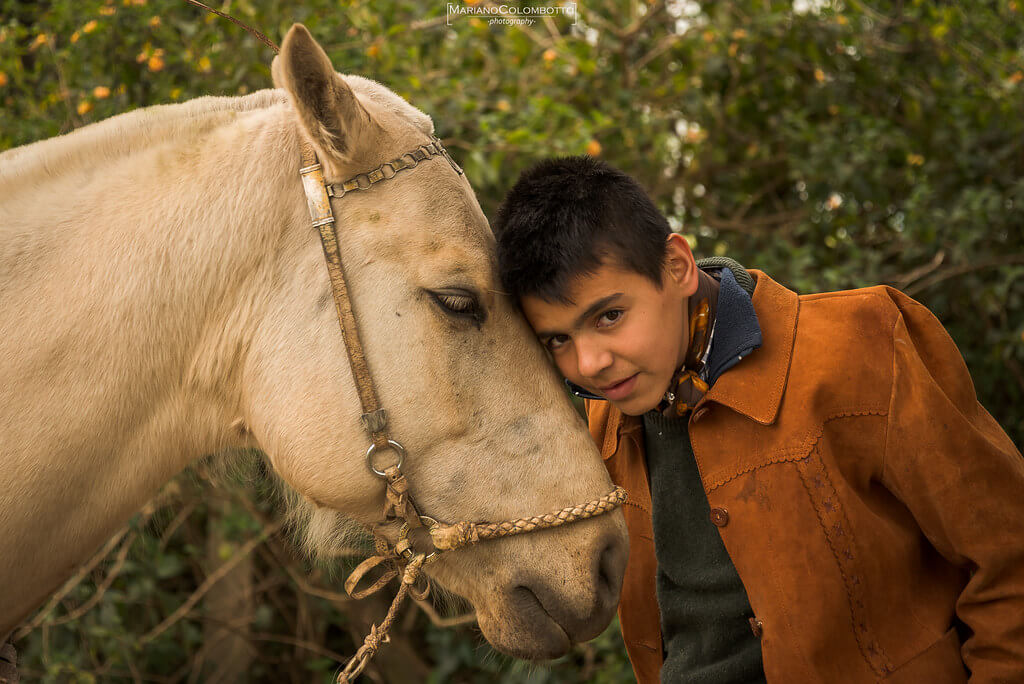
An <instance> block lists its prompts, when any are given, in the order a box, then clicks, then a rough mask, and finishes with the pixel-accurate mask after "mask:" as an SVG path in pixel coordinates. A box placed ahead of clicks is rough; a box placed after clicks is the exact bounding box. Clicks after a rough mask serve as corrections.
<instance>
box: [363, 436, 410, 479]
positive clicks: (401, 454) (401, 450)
mask: <svg viewBox="0 0 1024 684" xmlns="http://www.w3.org/2000/svg"><path fill="white" fill-rule="evenodd" d="M388 446H389V447H391V448H392V449H394V450H395V453H396V454H398V463H396V464H395V465H396V466H398V467H399V468H401V467H402V462H403V461H404V460H405V447H404V446H402V445H401V444H399V443H398V442H396V441H395V440H393V439H389V440H388ZM376 450H377V445H376V444H371V445H370V448H369V449H367V450H366V465H367V466H369V468H370V470H372V471H373V474H374V475H376V476H377V477H384V471H382V470H377V468H375V467H374V465H373V452H375V451H376Z"/></svg>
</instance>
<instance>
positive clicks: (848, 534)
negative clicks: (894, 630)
mask: <svg viewBox="0 0 1024 684" xmlns="http://www.w3.org/2000/svg"><path fill="white" fill-rule="evenodd" d="M797 473H798V474H799V475H800V481H801V483H802V484H803V486H804V489H806V490H807V495H808V496H809V497H810V499H811V504H812V505H813V506H814V511H815V513H816V514H817V516H818V522H819V523H820V524H821V527H822V530H823V531H824V533H825V540H826V541H827V542H828V546H829V549H831V551H832V556H833V558H835V561H836V565H837V567H838V568H839V574H840V575H841V576H842V578H843V585H844V587H845V589H846V599H847V602H848V603H849V607H850V624H851V627H852V628H853V635H854V638H856V640H857V648H858V649H859V650H860V653H861V656H863V658H864V660H865V662H867V664H868V666H869V667H870V668H871V669H872V671H873V672H874V673H875V674H876V675H878V676H879V677H882V676H885V675H887V674H889V673H891V672H893V671H894V668H893V666H892V663H891V662H890V661H889V658H888V656H887V655H886V654H885V651H883V650H882V647H881V646H880V645H879V643H878V642H877V641H876V640H875V639H874V638H873V637H872V636H871V632H870V630H869V629H868V618H867V612H868V611H867V606H865V605H864V598H863V595H864V586H863V584H862V582H861V574H860V572H859V571H858V570H857V556H856V554H855V553H854V548H855V546H854V542H853V533H852V530H851V526H850V521H849V519H848V518H847V517H846V514H845V513H844V512H843V507H842V504H841V503H840V501H839V492H838V491H837V490H836V488H835V485H834V484H833V483H832V478H830V477H829V474H828V470H827V469H826V468H825V465H824V463H823V462H822V459H821V453H820V452H818V450H817V449H816V448H815V449H813V450H812V451H811V453H810V454H808V455H807V457H806V458H803V459H801V460H800V461H799V462H797Z"/></svg>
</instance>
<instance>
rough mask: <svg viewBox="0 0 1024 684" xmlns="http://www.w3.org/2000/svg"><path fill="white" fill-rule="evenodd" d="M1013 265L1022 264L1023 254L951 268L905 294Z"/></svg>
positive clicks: (927, 279)
mask: <svg viewBox="0 0 1024 684" xmlns="http://www.w3.org/2000/svg"><path fill="white" fill-rule="evenodd" d="M1014 264H1024V254H1011V255H1009V256H1005V257H996V258H994V259H988V260H987V261H976V262H973V263H970V264H964V265H962V266H953V267H950V268H947V269H945V270H943V271H940V272H939V273H936V274H935V275H933V276H932V277H930V278H926V279H924V280H923V281H921V282H920V283H918V284H917V285H916V286H914V287H910V288H907V291H906V294H907V295H908V296H910V297H913V296H915V295H916V294H917V293H918V292H921V291H923V290H927V289H928V288H930V287H932V286H934V285H938V284H939V283H941V282H942V281H944V280H949V279H950V278H955V277H957V276H960V275H964V274H965V273H973V272H974V271H984V270H985V269H988V268H995V267H997V266H1012V265H1014Z"/></svg>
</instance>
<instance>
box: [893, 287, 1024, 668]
mask: <svg viewBox="0 0 1024 684" xmlns="http://www.w3.org/2000/svg"><path fill="white" fill-rule="evenodd" d="M893 295H894V299H895V301H896V304H897V306H898V307H899V309H900V315H899V316H898V317H897V319H896V321H895V325H894V329H893V381H892V391H891V396H890V400H889V401H890V403H889V419H888V426H887V428H886V436H885V453H884V463H883V469H882V477H883V481H884V484H885V485H886V486H887V487H888V488H889V489H890V490H891V491H893V493H894V494H895V495H896V496H898V497H899V498H900V499H901V500H902V501H903V502H904V503H905V504H906V506H907V507H908V508H909V509H910V511H911V513H912V514H913V515H914V517H915V519H916V520H917V523H918V525H919V526H920V528H921V530H922V532H923V533H924V534H925V535H926V536H927V538H928V539H929V541H930V542H931V544H932V545H933V546H934V547H935V549H936V550H937V551H938V552H939V553H941V554H942V555H943V556H944V557H945V558H946V559H948V560H949V561H950V562H952V563H954V564H956V565H958V566H960V567H962V568H964V569H965V570H966V572H967V573H968V575H969V579H968V582H967V584H966V586H965V587H964V590H963V592H962V593H961V595H960V597H959V600H958V601H957V605H956V611H957V615H958V616H959V618H960V619H961V620H962V621H963V622H964V623H965V624H966V625H967V626H968V627H969V628H970V629H971V630H972V632H973V634H972V635H971V636H970V637H969V638H968V639H967V640H966V641H965V643H964V645H963V648H962V651H961V655H962V657H963V660H964V663H965V665H966V666H967V667H968V668H969V669H970V670H971V674H972V676H971V681H972V682H982V681H985V682H989V681H992V682H995V681H1000V682H1011V681H1013V682H1024V459H1022V457H1021V454H1020V452H1019V451H1018V450H1017V448H1016V447H1015V446H1014V444H1013V442H1012V441H1011V440H1010V438H1009V437H1008V436H1007V435H1006V433H1005V432H1004V431H1003V430H1002V428H1000V427H999V424H998V423H996V421H995V420H994V419H993V418H992V416H991V415H989V413H988V411H986V410H985V408H984V407H983V406H981V404H980V403H978V398H977V396H976V394H975V390H974V384H973V383H972V381H971V376H970V374H969V373H968V370H967V366H966V365H965V364H964V361H963V358H962V357H961V355H960V352H959V350H958V349H957V347H956V345H955V344H954V342H953V340H952V339H951V338H950V336H949V334H948V333H947V332H946V330H945V329H944V328H943V327H942V324H941V323H939V321H938V319H936V318H935V316H934V315H932V313H931V312H930V311H928V309H926V308H925V307H924V306H922V305H920V304H918V303H917V302H915V301H914V300H912V299H910V298H909V297H907V296H906V295H903V294H901V293H898V292H894V293H893Z"/></svg>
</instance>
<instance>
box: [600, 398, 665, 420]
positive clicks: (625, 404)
mask: <svg viewBox="0 0 1024 684" xmlns="http://www.w3.org/2000/svg"><path fill="white" fill-rule="evenodd" d="M660 401H661V397H657V398H655V399H650V398H648V397H643V396H639V397H637V396H632V395H631V396H628V397H626V398H625V399H622V400H620V401H612V400H611V399H609V400H608V402H609V403H610V404H611V405H612V406H614V407H615V408H617V409H619V411H621V412H622V413H624V414H625V415H627V416H642V415H643V414H645V413H647V412H648V411H650V410H651V409H653V408H655V407H656V406H657V405H658V403H659V402H660Z"/></svg>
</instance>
